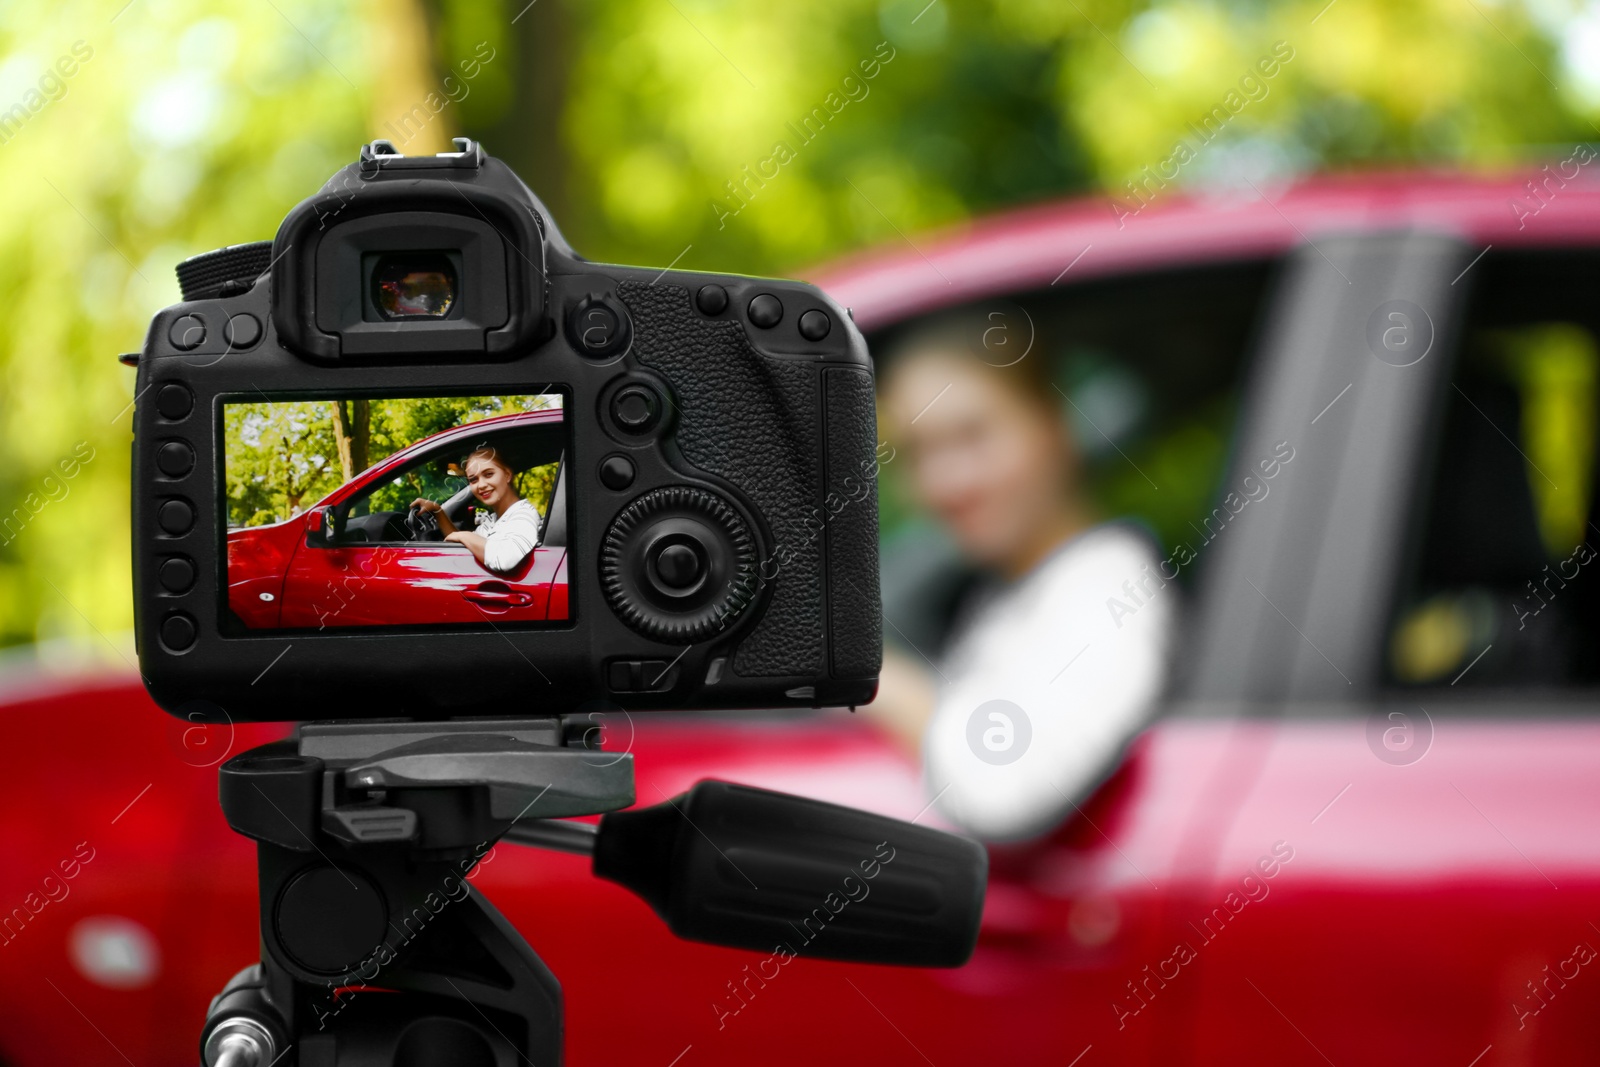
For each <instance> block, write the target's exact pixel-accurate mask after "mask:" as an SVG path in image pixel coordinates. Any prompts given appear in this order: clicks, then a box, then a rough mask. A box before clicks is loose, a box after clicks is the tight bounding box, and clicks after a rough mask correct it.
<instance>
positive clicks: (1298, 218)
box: [810, 152, 1600, 333]
mask: <svg viewBox="0 0 1600 1067" xmlns="http://www.w3.org/2000/svg"><path fill="white" fill-rule="evenodd" d="M1588 159H1589V160H1590V161H1591V162H1588V163H1580V162H1579V160H1578V157H1577V156H1575V155H1574V154H1573V153H1570V152H1569V153H1565V154H1564V155H1561V154H1558V155H1557V157H1556V158H1555V161H1554V162H1552V163H1550V164H1546V165H1543V168H1542V169H1541V168H1540V167H1535V166H1527V167H1525V168H1522V169H1520V170H1517V171H1515V172H1506V173H1501V174H1488V175H1470V174H1461V173H1452V172H1436V171H1396V172H1376V173H1365V174H1331V175H1322V176H1318V177H1313V178H1308V179H1305V180H1302V181H1298V182H1296V183H1294V184H1292V185H1289V186H1287V187H1283V186H1281V185H1280V186H1270V185H1265V184H1259V183H1258V184H1254V185H1247V186H1246V187H1244V188H1243V192H1242V193H1238V192H1230V193H1226V194H1224V193H1209V194H1189V193H1179V192H1177V191H1175V190H1158V191H1157V192H1155V193H1154V194H1153V196H1149V195H1148V194H1147V199H1148V201H1149V202H1148V203H1147V204H1146V206H1145V207H1144V208H1143V209H1141V210H1138V211H1137V213H1136V214H1125V215H1122V217H1120V218H1119V217H1118V213H1117V210H1116V209H1115V208H1114V206H1113V200H1112V197H1111V196H1109V195H1107V194H1100V195H1096V196H1080V197H1074V198H1071V199H1066V200H1059V201H1053V202H1049V203H1044V204H1037V205H1033V206H1030V207H1026V208H1022V209H1018V210H1013V211H1008V212H1004V213H1001V214H997V215H991V216H988V217H985V218H979V219H974V220H970V221H968V222H965V223H962V224H960V225H957V226H953V227H950V228H948V229H945V230H942V231H939V232H935V233H932V234H929V235H927V236H920V235H919V236H917V237H915V238H903V239H900V240H896V241H894V242H891V243H889V244H886V245H882V246H879V247H878V248H875V249H872V250H869V251H867V252H864V253H860V254H857V255H854V256H851V257H848V258H846V259H843V260H839V261H836V262H834V263H832V264H829V265H826V266H824V267H823V268H821V269H819V270H817V271H814V272H811V274H810V277H812V279H813V280H814V281H815V282H816V284H817V285H818V286H819V287H821V288H822V289H823V290H824V291H826V292H827V293H828V295H830V296H832V297H833V298H834V299H835V300H837V301H838V302H839V303H840V304H843V305H844V306H846V307H848V308H850V309H851V312H852V316H853V318H854V319H855V322H856V324H857V325H858V326H859V327H860V328H861V329H863V330H865V331H867V332H869V333H870V332H871V331H873V330H877V329H881V328H883V327H886V326H892V325H894V324H895V323H897V322H901V321H903V320H905V319H908V318H912V317H914V316H917V315H920V314H924V313H927V312H930V311H935V310H938V309H940V308H945V307H951V306H954V305H960V304H965V303H969V302H971V301H975V300H981V299H985V298H989V297H994V296H1002V295H1010V294H1017V293H1023V292H1031V291H1037V290H1043V289H1047V288H1049V287H1050V286H1051V285H1052V284H1075V283H1081V282H1084V281H1088V280H1090V279H1094V278H1105V277H1114V276H1118V275H1127V274H1139V273H1149V272H1152V271H1158V270H1166V269H1172V268H1181V267H1192V266H1203V265H1205V264H1208V263H1222V262H1228V261H1237V260H1252V259H1264V258H1273V257H1276V256H1279V255H1282V254H1283V253H1285V252H1287V251H1288V250H1289V249H1291V248H1293V247H1295V246H1297V245H1301V244H1305V243H1306V242H1308V241H1311V242H1314V241H1315V240H1316V239H1317V238H1318V237H1319V236H1321V235H1324V234H1332V233H1351V232H1376V231H1382V230H1395V229H1431V230H1439V231H1442V232H1445V233H1451V234H1455V235H1458V236H1460V237H1461V239H1462V240H1464V241H1467V242H1468V243H1471V244H1476V245H1482V246H1491V245H1492V246H1499V247H1507V248H1509V247H1516V246H1524V247H1527V246H1563V245H1566V246H1572V245H1578V246H1581V245H1593V244H1600V173H1597V172H1600V161H1594V159H1595V157H1594V154H1593V153H1592V152H1590V153H1589V154H1588ZM1535 186H1537V187H1538V194H1537V198H1536V193H1535ZM1117 201H1118V202H1119V203H1120V204H1121V205H1122V208H1121V210H1122V211H1126V212H1131V211H1133V210H1134V209H1136V208H1138V203H1137V202H1136V201H1134V200H1133V199H1132V197H1131V195H1123V196H1119V197H1117ZM1517 205H1520V208H1519V207H1518V206H1517Z"/></svg>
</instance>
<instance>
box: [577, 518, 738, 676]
mask: <svg viewBox="0 0 1600 1067" xmlns="http://www.w3.org/2000/svg"><path fill="white" fill-rule="evenodd" d="M600 584H601V586H602V587H603V588H604V589H605V594H606V599H607V600H608V601H610V603H611V608H612V610H613V611H615V612H616V613H617V616H618V617H619V618H621V619H622V621H623V622H625V623H627V624H628V625H629V626H630V627H632V628H633V629H635V630H637V631H638V632H639V633H641V634H643V635H645V636H646V637H650V638H654V639H655V640H657V641H664V642H669V643H674V644H692V643H693V642H695V641H700V640H703V639H704V638H707V637H710V636H711V635H712V634H715V633H717V632H718V631H719V630H722V629H724V628H725V627H726V626H727V625H728V624H729V623H731V622H732V621H733V620H734V619H735V618H736V617H737V616H738V615H739V613H740V612H742V611H743V610H744V609H745V608H746V607H748V606H749V604H750V601H751V600H753V599H754V597H755V591H756V545H755V540H754V538H752V537H751V535H750V528H749V526H748V525H747V524H746V523H745V521H744V519H743V518H742V517H741V516H740V515H739V512H738V511H736V510H735V509H734V507H733V505H731V504H729V503H728V502H727V501H726V500H724V499H723V498H722V497H720V496H718V495H717V494H715V493H712V492H709V491H707V490H704V489H696V488H692V487H689V486H668V487H666V488H662V489H653V490H651V491H650V492H648V493H646V494H644V495H643V496H641V497H639V498H638V499H636V500H634V501H633V502H632V503H631V504H629V505H628V506H627V507H625V508H623V509H622V512H621V513H620V514H618V515H617V517H616V518H615V519H613V520H612V522H611V527H610V529H608V530H607V531H606V536H605V540H604V542H603V543H602V547H601V549H600Z"/></svg>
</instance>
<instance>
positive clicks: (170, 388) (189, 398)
mask: <svg viewBox="0 0 1600 1067" xmlns="http://www.w3.org/2000/svg"><path fill="white" fill-rule="evenodd" d="M156 410H157V411H159V412H160V413H161V417H162V418H164V419H168V420H170V421H172V422H177V421H178V420H179V419H185V418H188V417H189V412H191V411H193V410H194V394H193V393H191V392H189V389H188V387H187V386H183V385H179V384H178V383H177V382H170V383H168V384H167V385H163V386H162V387H161V389H160V390H159V391H158V392H157V393H156Z"/></svg>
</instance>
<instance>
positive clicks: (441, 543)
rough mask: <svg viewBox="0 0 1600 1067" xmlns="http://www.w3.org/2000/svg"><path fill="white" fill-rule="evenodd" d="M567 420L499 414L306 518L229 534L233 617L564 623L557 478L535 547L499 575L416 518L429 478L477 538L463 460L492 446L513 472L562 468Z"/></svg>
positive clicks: (260, 622) (442, 438)
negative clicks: (420, 491) (420, 487)
mask: <svg viewBox="0 0 1600 1067" xmlns="http://www.w3.org/2000/svg"><path fill="white" fill-rule="evenodd" d="M563 440H564V425H563V412H562V411H561V409H559V408H557V409H551V410H544V411H527V412H519V413H517V414H514V415H499V416H496V417H494V418H489V419H482V420H479V421H477V422H471V423H466V424H464V425H461V426H456V427H452V428H451V429H448V430H443V431H441V432H439V433H436V434H434V435H432V436H431V437H426V438H424V439H423V440H421V441H418V442H417V443H416V444H413V445H410V446H409V447H407V448H403V449H401V450H400V451H398V452H396V453H394V454H393V455H391V456H389V457H388V458H386V459H384V460H383V461H382V462H380V463H378V464H376V465H375V466H373V467H371V468H369V469H368V470H366V471H364V472H362V473H361V474H359V475H357V476H356V477H355V478H353V479H351V480H350V481H348V482H346V483H345V484H344V485H341V486H340V487H339V488H338V489H336V490H334V491H333V492H332V493H330V494H328V495H327V496H326V497H325V498H323V499H322V500H320V501H318V502H317V503H316V504H315V505H313V506H312V507H310V508H308V509H307V510H306V511H304V512H303V513H301V514H299V515H296V516H294V517H293V518H290V519H286V520H284V521H282V522H277V523H272V524H270V525H266V526H249V527H240V528H235V529H230V530H229V531H228V609H229V611H230V612H231V613H232V615H233V617H234V618H235V619H236V620H237V622H238V623H239V624H242V625H243V626H244V627H246V628H248V629H252V630H260V629H318V630H319V629H324V628H327V627H351V626H420V625H440V624H445V625H448V624H450V623H481V622H483V621H484V620H488V621H490V622H495V623H499V622H544V621H546V620H550V619H565V618H566V617H567V568H566V558H567V549H566V545H565V540H566V538H565V530H566V519H565V515H566V505H565V501H564V500H563V490H564V481H563V479H562V477H561V475H560V467H559V466H558V467H557V472H558V473H557V475H556V478H555V483H554V486H555V487H554V490H553V491H552V493H551V496H550V504H549V506H548V507H547V509H546V514H545V515H544V522H543V526H542V530H541V537H540V543H539V545H538V546H537V547H536V548H534V550H533V551H532V552H531V553H529V554H528V556H527V557H526V558H525V559H524V560H523V561H522V562H521V563H520V564H519V565H518V566H517V567H516V569H515V570H512V571H509V572H506V573H496V572H494V571H491V570H489V569H487V568H486V567H484V566H483V565H482V564H481V563H479V562H478V561H477V559H475V558H474V557H473V554H472V552H471V551H470V550H469V549H468V548H467V547H466V546H465V545H461V544H457V543H455V542H452V541H446V540H444V537H443V534H441V532H440V530H439V527H438V524H437V522H435V521H434V520H433V519H432V517H431V516H429V515H427V514H426V513H423V512H419V511H417V510H416V509H413V508H411V507H410V501H411V500H413V499H415V498H416V496H417V491H416V490H415V489H414V488H412V487H413V486H414V485H417V484H419V483H418V482H417V479H416V477H415V476H416V475H418V474H419V473H422V472H424V471H425V472H426V473H428V474H429V475H431V477H430V478H429V480H428V484H430V485H438V484H444V485H446V486H448V487H449V489H450V490H451V495H450V496H449V498H448V499H446V500H441V501H440V502H439V503H440V504H441V506H442V507H443V508H444V513H445V514H446V515H448V516H449V517H450V520H451V521H452V522H453V523H455V524H456V525H457V526H458V527H460V528H462V529H467V530H470V529H472V526H473V522H472V519H471V517H470V516H471V514H472V509H473V507H474V504H475V503H476V501H475V499H474V497H473V495H472V492H471V489H470V488H469V487H468V485H467V482H466V479H465V478H464V477H461V476H460V475H459V474H458V473H451V472H452V471H453V470H455V468H454V464H455V463H457V462H458V461H459V460H460V459H461V458H462V457H463V456H464V455H465V454H466V453H467V452H469V451H471V450H472V449H474V448H476V447H478V446H480V445H483V444H489V445H492V446H493V447H494V448H495V449H496V451H497V452H499V454H500V455H501V456H502V457H504V458H505V459H506V460H507V462H509V463H510V464H511V465H512V467H513V468H514V469H515V470H517V471H519V472H520V471H526V470H529V469H531V468H534V467H541V466H546V465H548V464H558V465H559V464H560V463H561V461H562V458H563V453H562V444H563Z"/></svg>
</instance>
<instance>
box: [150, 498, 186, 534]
mask: <svg viewBox="0 0 1600 1067" xmlns="http://www.w3.org/2000/svg"><path fill="white" fill-rule="evenodd" d="M156 525H158V526H160V527H161V529H162V530H163V531H165V532H166V533H169V534H171V535H172V536H174V537H178V536H181V535H182V534H186V533H188V532H189V531H190V530H192V529H194V507H193V506H192V505H191V504H190V503H189V502H188V501H187V500H176V499H174V500H168V501H167V502H166V503H164V504H162V505H161V509H160V510H159V511H157V512H156Z"/></svg>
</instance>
